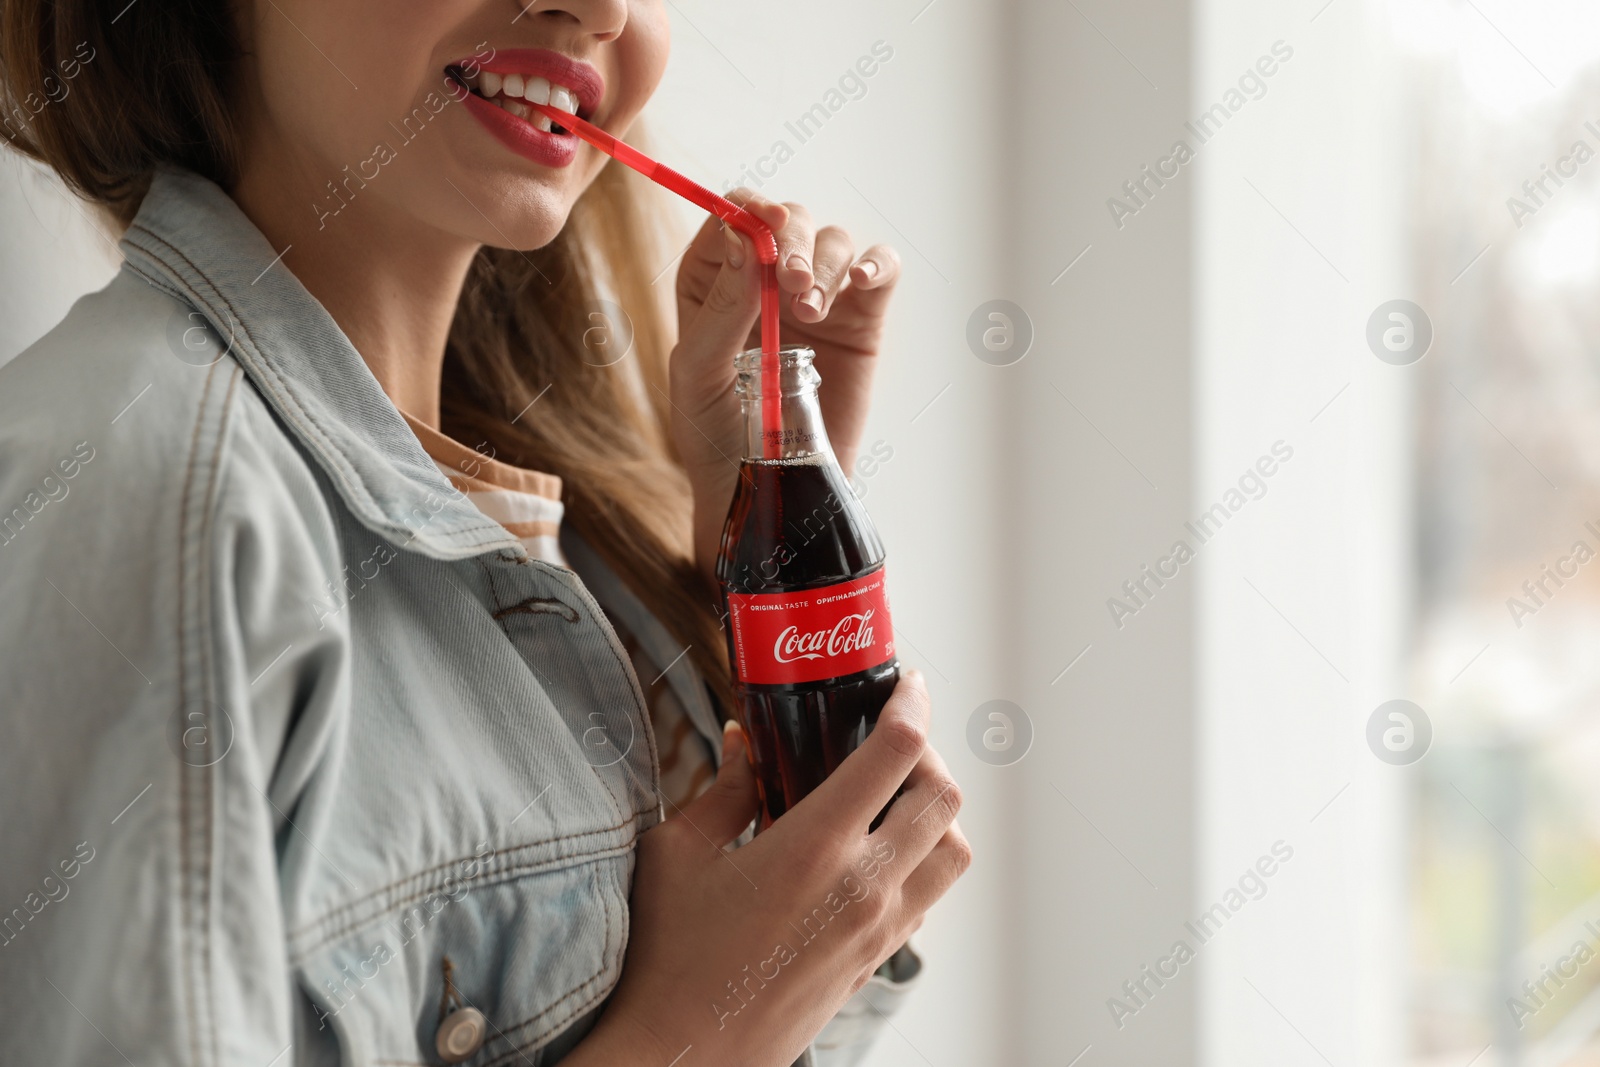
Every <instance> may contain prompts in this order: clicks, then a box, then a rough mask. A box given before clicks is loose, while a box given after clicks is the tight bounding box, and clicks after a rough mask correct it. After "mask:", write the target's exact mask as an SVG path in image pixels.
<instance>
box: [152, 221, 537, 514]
mask: <svg viewBox="0 0 1600 1067" xmlns="http://www.w3.org/2000/svg"><path fill="white" fill-rule="evenodd" d="M136 231H137V232H138V233H139V234H141V235H143V236H146V237H148V238H149V239H150V240H152V241H154V242H157V243H158V244H160V245H161V246H163V247H164V248H165V249H166V250H168V251H169V252H171V253H172V255H173V256H175V257H176V258H178V259H180V260H182V261H183V263H184V265H185V266H187V267H188V268H189V269H190V270H192V271H193V272H194V273H195V275H196V276H197V277H198V278H199V279H200V280H201V281H203V282H205V285H206V288H207V289H208V290H209V291H210V295H212V296H214V297H215V298H216V299H217V301H218V302H220V303H221V304H222V305H223V306H224V307H226V308H227V310H228V314H229V315H230V316H231V317H232V318H233V321H234V323H235V324H236V325H237V326H238V328H239V333H240V335H242V337H243V338H244V340H245V341H247V342H248V343H249V345H250V347H251V348H252V349H253V350H254V351H255V353H256V355H257V359H256V361H255V362H256V364H257V369H258V370H259V371H260V372H261V374H262V375H263V377H266V378H268V379H270V380H269V381H267V382H265V383H257V384H265V385H267V386H268V387H269V389H270V391H271V393H272V395H273V396H274V397H277V398H278V399H280V400H281V401H282V402H283V404H284V406H285V409H286V410H287V411H288V412H289V413H290V417H291V418H293V419H294V420H295V421H296V422H297V423H300V424H301V425H302V426H303V428H305V429H306V430H307V431H309V432H312V436H313V437H315V438H316V439H317V441H318V442H319V443H320V444H322V445H323V446H324V447H325V448H326V449H327V451H328V452H329V453H331V454H332V455H333V457H334V458H335V460H336V462H335V463H334V464H332V466H333V468H334V470H333V474H332V476H333V477H334V478H335V480H337V481H338V482H339V484H341V485H343V486H346V487H348V488H350V489H351V491H352V492H354V493H355V494H356V495H357V496H358V497H360V498H361V499H362V500H364V501H366V502H368V503H370V504H371V505H372V507H373V508H374V509H375V510H376V511H378V513H379V514H380V515H383V518H384V521H385V523H386V524H390V525H393V523H392V520H390V519H389V517H388V515H386V514H384V513H383V509H382V508H380V507H378V504H377V501H376V500H375V499H374V498H373V496H372V494H371V493H370V492H368V491H367V488H366V486H365V485H364V484H358V480H352V479H351V478H347V477H346V476H345V471H344V469H343V467H344V466H348V465H349V461H348V460H347V459H345V457H344V455H343V453H341V452H340V451H339V449H338V448H337V447H335V445H334V443H333V439H332V438H331V437H329V436H328V434H327V431H326V430H324V429H323V428H322V427H321V425H320V424H318V423H317V421H316V420H315V419H313V418H312V417H311V414H310V412H308V411H306V410H305V408H303V407H302V406H301V405H300V402H299V401H298V400H296V399H295V398H294V396H293V394H292V393H290V392H289V391H288V390H286V389H285V388H284V387H283V382H282V378H281V376H280V375H279V374H278V371H277V369H276V368H275V367H273V366H272V365H271V363H270V362H269V361H267V360H266V359H263V358H260V353H261V346H260V345H259V344H257V343H256V340H255V338H254V337H253V336H251V333H250V329H249V327H248V326H246V325H245V323H244V320H243V319H241V318H240V316H239V314H238V311H237V310H236V309H235V308H234V306H233V303H232V302H231V301H230V300H228V298H227V297H226V296H225V295H223V293H222V292H221V291H220V290H218V289H217V287H216V286H215V285H214V284H212V282H211V279H210V278H209V277H207V276H206V273H205V272H204V271H202V270H201V269H200V268H199V266H197V265H196V264H195V263H194V261H192V260H191V259H189V257H188V256H186V255H184V254H183V252H182V251H181V250H180V249H178V248H177V247H175V246H174V245H172V244H171V243H170V242H168V241H167V240H166V239H165V238H163V237H161V236H160V235H159V234H157V233H155V232H153V231H151V230H150V229H148V228H147V227H145V226H143V225H134V226H130V227H129V228H128V232H127V235H126V236H125V237H124V238H123V239H124V240H126V241H128V243H129V244H132V245H133V246H134V247H135V248H138V249H140V250H141V251H143V252H145V253H146V254H147V255H149V256H151V258H153V259H156V260H157V261H161V260H162V257H161V255H160V254H159V251H158V250H157V249H152V248H146V247H144V246H143V245H141V244H140V243H139V242H138V241H135V240H134V239H133V235H134V233H135V232H136ZM141 273H142V272H141ZM197 291H198V290H197ZM183 299H184V302H185V303H190V304H192V303H193V302H192V301H191V300H189V298H188V296H187V295H185V296H184V298H183ZM351 474H352V475H353V474H354V468H353V467H351ZM496 531H499V532H500V533H502V534H504V535H505V536H507V537H509V536H510V534H509V533H508V532H507V531H506V529H505V527H504V526H502V525H501V524H500V523H497V522H492V521H491V522H462V523H460V524H454V525H447V526H445V527H442V528H441V530H440V532H441V533H444V534H453V533H463V534H470V533H478V532H485V533H494V532H496ZM408 532H411V531H408ZM491 545H492V542H491Z"/></svg>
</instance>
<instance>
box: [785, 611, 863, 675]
mask: <svg viewBox="0 0 1600 1067" xmlns="http://www.w3.org/2000/svg"><path fill="white" fill-rule="evenodd" d="M873 611H874V609H872V608H868V609H867V610H866V611H863V612H861V613H860V614H857V615H845V616H843V617H842V618H840V619H839V621H838V622H836V623H834V624H833V627H832V628H831V629H829V628H828V627H823V628H822V629H820V630H813V631H811V632H810V633H801V632H800V628H799V627H798V626H790V627H789V628H788V629H786V630H784V631H783V632H782V633H780V634H779V635H778V640H777V642H776V643H775V644H774V645H773V646H772V656H773V658H774V659H776V660H777V661H778V662H779V663H793V662H795V661H796V660H802V659H823V658H824V657H826V658H829V659H832V658H833V657H835V656H843V655H847V654H849V653H851V652H859V651H861V650H862V649H866V648H871V647H872V615H873Z"/></svg>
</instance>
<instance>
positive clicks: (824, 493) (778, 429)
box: [717, 346, 900, 828]
mask: <svg viewBox="0 0 1600 1067" xmlns="http://www.w3.org/2000/svg"><path fill="white" fill-rule="evenodd" d="M812 355H813V353H812V351H811V349H809V348H801V347H795V346H786V347H784V348H783V349H781V350H780V353H779V367H780V369H779V374H778V380H779V392H780V395H781V397H782V403H781V406H780V408H779V409H778V410H781V417H780V418H779V419H778V421H777V422H776V424H775V425H772V426H768V425H766V422H767V421H768V420H769V419H770V418H771V416H772V414H774V409H773V407H772V405H770V404H763V403H762V399H763V398H762V373H761V359H762V355H761V351H760V349H752V350H751V351H748V352H745V353H742V354H741V355H740V356H739V357H738V360H737V362H736V369H737V372H738V383H737V387H736V388H737V392H738V396H739V400H740V404H741V406H742V408H743V411H744V425H745V440H744V460H743V462H742V463H741V465H740V468H739V485H738V488H737V489H736V490H735V492H734V497H733V505H732V507H731V508H729V510H728V521H727V524H726V525H725V526H724V527H723V531H722V546H721V550H720V552H719V554H718V558H717V577H718V579H719V580H720V581H721V584H722V593H723V600H724V604H723V607H724V611H725V614H726V618H727V632H728V649H729V656H730V659H731V660H732V663H733V675H734V690H735V692H736V694H737V696H738V699H739V703H740V708H739V716H740V718H741V719H742V721H743V725H744V727H745V731H746V733H747V734H748V736H749V739H750V752H751V755H752V756H753V757H754V762H755V766H756V772H757V777H758V780H759V782H760V789H761V799H762V805H763V816H762V819H761V824H760V825H761V827H762V828H765V827H766V826H768V825H770V823H771V822H772V820H774V819H776V818H778V817H779V816H780V815H782V814H783V813H784V812H785V811H787V810H788V809H789V808H790V807H791V806H792V805H794V804H795V803H797V802H798V801H799V800H800V798H801V797H803V796H805V795H806V794H807V793H809V792H810V791H811V790H812V789H814V788H815V787H816V786H817V784H818V783H820V782H821V781H822V779H823V778H825V777H827V776H828V774H829V773H831V772H832V771H833V770H834V768H836V767H838V766H839V764H840V763H842V762H843V761H844V758H845V757H846V756H848V755H849V754H850V752H851V751H852V750H854V749H855V747H856V746H857V745H859V744H860V743H861V742H862V741H863V740H864V739H865V738H866V736H867V734H868V733H869V732H870V731H871V730H872V727H873V724H874V723H876V722H877V721H878V713H879V712H880V711H881V710H882V709H883V705H884V703H885V702H886V701H888V699H889V694H890V692H891V691H892V690H893V689H894V686H895V682H896V681H898V679H899V677H900V663H899V660H897V659H896V658H895V651H894V629H893V627H892V625H891V624H890V621H889V596H888V592H887V589H886V588H885V585H884V567H883V561H884V551H883V542H882V541H880V540H879V538H878V531H877V530H876V529H875V528H874V527H873V525H872V520H871V519H870V518H868V517H867V512H866V509H865V508H864V507H862V505H861V502H860V501H859V500H858V499H856V494H855V491H854V490H852V489H851V488H850V483H849V482H848V481H847V480H846V479H845V476H844V472H843V471H841V470H840V469H839V463H838V461H837V460H836V459H835V458H834V455H833V448H832V446H831V445H830V444H829V443H828V434H827V431H826V429H824V427H823V424H822V414H821V412H820V411H819V409H818V407H817V383H818V381H820V378H819V376H818V374H817V372H816V370H815V368H813V367H812V365H811V360H812Z"/></svg>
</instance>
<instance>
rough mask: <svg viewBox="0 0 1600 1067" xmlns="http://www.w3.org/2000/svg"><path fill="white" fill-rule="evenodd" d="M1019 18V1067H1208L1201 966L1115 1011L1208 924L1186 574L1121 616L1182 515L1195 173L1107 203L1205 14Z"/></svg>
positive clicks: (1183, 80) (1103, 11)
mask: <svg viewBox="0 0 1600 1067" xmlns="http://www.w3.org/2000/svg"><path fill="white" fill-rule="evenodd" d="M1015 10H1016V13H1017V14H1016V18H1017V24H1016V25H1015V26H1014V27H1013V28H1012V31H1011V33H1012V39H1013V41H1014V50H1013V51H1011V52H1010V53H1009V55H1008V60H1009V62H1010V64H1011V75H1010V78H1009V79H1008V84H1007V94H1008V96H1009V98H1010V100H1011V101H1012V104H1011V108H1010V110H1011V111H1012V112H1013V113H1014V115H1015V120H1016V131H1017V135H1018V141H1017V143H1016V144H1015V145H1014V146H1013V147H1011V148H1010V149H1008V150H1007V152H1006V159H1007V162H1008V164H1009V167H1008V170H1009V174H1010V179H1009V181H1008V182H1007V184H1006V185H1005V186H1004V187H1002V188H1003V190H1004V191H1003V194H1002V195H1005V196H1007V197H1008V198H1009V200H1010V202H1011V204H1012V211H1011V213H1010V216H1009V218H1008V220H1007V223H1008V229H1007V232H1008V235H1009V242H1008V246H1007V250H1006V251H1007V274H1006V287H1007V290H1008V293H1007V295H1010V296H1011V298H1012V299H1013V300H1015V301H1016V302H1017V303H1019V304H1021V305H1022V306H1024V307H1025V308H1027V309H1028V311H1029V313H1030V314H1031V316H1032V318H1033V321H1034V325H1035V327H1036V328H1037V330H1038V336H1039V340H1038V341H1037V343H1036V345H1035V351H1034V353H1032V354H1030V355H1029V356H1028V358H1027V359H1026V360H1024V361H1023V362H1022V363H1019V364H1017V366H1016V367H1014V368H1011V371H1012V373H1011V374H1010V375H1009V376H1008V378H1007V380H1006V401H1005V402H1006V406H1007V409H1008V411H1007V416H1006V419H1005V423H1004V424H1005V426H1006V427H1007V430H1008V434H1007V439H1006V440H1007V444H1006V447H1005V450H1004V451H1003V453H1002V457H1001V459H1002V463H1001V466H1000V468H999V471H1000V472H1001V475H1002V476H1003V477H1006V478H1007V479H1008V484H1007V490H1006V491H1007V500H1006V502H1005V505H1004V507H1003V508H1002V511H1001V515H1002V523H1003V526H1004V535H1005V536H1006V537H1007V556H1008V560H1009V572H1008V575H1007V580H1006V590H1007V594H1008V598H1007V601H1006V608H1005V612H1004V614H1003V616H1002V618H1003V619H1004V620H1005V625H1006V627H1007V633H1008V641H1007V645H1008V648H1009V649H1010V654H1009V656H1008V658H1007V660H1006V663H1005V674H1006V677H1007V681H1008V683H1009V685H1010V686H1011V687H1012V688H1013V690H1014V691H1015V692H1016V693H1017V694H1018V696H1017V699H1018V700H1019V702H1021V703H1022V704H1023V705H1024V706H1025V707H1026V708H1027V709H1028V710H1029V712H1030V713H1031V714H1032V716H1033V720H1034V723H1035V726H1036V727H1037V730H1038V736H1037V740H1036V741H1035V748H1034V752H1033V753H1032V754H1030V755H1029V757H1028V758H1027V759H1026V760H1024V761H1023V762H1022V763H1020V764H1018V765H1017V767H1016V768H1014V770H1015V771H1016V772H1018V773H1017V774H1016V776H1015V778H1016V783H1017V792H1018V797H1017V804H1016V809H1015V814H1014V816H1013V818H1012V819H1011V821H1010V823H1009V825H1010V827H1011V832H1012V834H1013V842H1014V849H1015V851H1016V853H1017V855H1018V862H1017V877H1016V880H1015V883H1014V884H1015V890H1014V893H1013V894H1012V895H1011V896H1010V897H1009V898H1008V904H1009V905H1010V907H1011V908H1013V909H1015V914H1014V917H1013V923H1012V929H1011V932H1012V936H1013V937H1014V938H1015V939H1016V942H1017V943H1018V944H1019V945H1021V946H1023V947H1024V948H1025V951H1026V955H1025V956H1024V957H1023V959H1022V960H1021V966H1020V968H1019V970H1018V971H1017V972H1016V975H1015V979H1014V981H1013V982H1012V984H1011V986H1010V991H1011V993H1010V995H1011V997H1013V998H1014V1000H1015V1003H1016V1005H1017V1006H1018V1008H1019V1009H1020V1014H1019V1015H1017V1016H1016V1017H1014V1018H1013V1020H1012V1025H1013V1026H1015V1027H1016V1028H1017V1041H1016V1044H1015V1045H1014V1046H1013V1053H1012V1055H1011V1056H1010V1057H1009V1058H1007V1059H1005V1060H1004V1061H1003V1062H1015V1063H1027V1064H1056V1065H1060V1064H1066V1063H1068V1062H1069V1061H1072V1060H1073V1058H1074V1057H1075V1056H1078V1055H1080V1054H1082V1055H1083V1056H1084V1059H1083V1060H1082V1064H1083V1065H1084V1067H1108V1065H1127V1067H1147V1065H1149V1064H1157V1063H1159V1064H1169V1065H1174V1067H1176V1065H1181V1064H1185V1063H1193V1062H1194V1056H1195V1051H1194V1049H1195V1042H1194V1026H1195V995H1196V980H1195V975H1194V974H1192V973H1185V974H1184V975H1183V976H1182V977H1181V978H1179V979H1178V980H1176V981H1173V982H1170V983H1168V984H1167V985H1166V986H1165V987H1163V988H1161V989H1160V990H1158V991H1156V992H1155V995H1154V996H1153V997H1152V998H1150V1000H1149V1002H1148V1004H1149V1006H1148V1007H1146V1008H1144V1009H1142V1010H1141V1011H1140V1012H1139V1013H1138V1014H1137V1015H1136V1016H1135V1017H1133V1018H1131V1019H1124V1020H1122V1021H1123V1024H1124V1025H1123V1026H1122V1027H1121V1028H1120V1029H1119V1028H1118V1026H1117V1025H1116V1023H1115V1022H1114V1021H1113V1019H1112V1016H1111V1013H1110V1011H1109V1010H1108V1008H1107V1004H1106V1002H1107V1000H1108V999H1110V998H1111V997H1113V996H1119V997H1120V996H1122V989H1121V985H1122V983H1123V982H1124V981H1131V980H1133V979H1135V978H1137V977H1138V975H1139V971H1140V968H1141V966H1142V965H1144V964H1146V963H1150V964H1153V963H1154V962H1155V961H1156V959H1157V957H1158V956H1159V955H1160V954H1161V953H1164V952H1165V951H1166V950H1167V949H1168V947H1169V946H1170V944H1171V942H1172V940H1173V938H1174V936H1175V932H1178V931H1181V929H1182V923H1183V922H1184V920H1185V919H1187V918H1189V917H1190V914H1191V902H1192V900H1193V897H1194V882H1195V875H1194V864H1195V840H1194V812H1193V804H1194V792H1193V788H1194V763H1193V757H1192V751H1191V748H1192V743H1193V737H1194V669H1195V666H1194V612H1195V608H1194V597H1195V592H1196V585H1195V581H1194V575H1193V574H1185V575H1183V576H1182V577H1181V578H1180V579H1178V580H1176V581H1173V582H1169V583H1168V584H1167V586H1166V587H1165V588H1164V589H1161V590H1159V592H1158V593H1157V595H1156V596H1155V597H1154V598H1152V599H1151V600H1150V601H1149V606H1148V607H1146V608H1144V609H1143V610H1141V611H1140V612H1139V613H1138V614H1137V616H1136V617H1134V618H1132V619H1129V620H1125V625H1124V626H1123V627H1121V628H1120V629H1119V628H1118V627H1117V626H1116V625H1115V624H1114V623H1113V621H1112V619H1111V615H1110V613H1109V611H1108V610H1107V607H1106V601H1107V599H1108V598H1110V597H1112V596H1114V595H1120V593H1121V585H1122V583H1123V582H1124V581H1128V580H1132V579H1134V578H1136V577H1138V574H1139V571H1140V569H1141V568H1142V567H1143V566H1144V565H1145V564H1150V563H1154V562H1155V561H1156V559H1157V558H1158V556H1159V555H1161V554H1162V553H1164V552H1165V551H1166V550H1167V548H1168V547H1169V546H1170V544H1171V542H1172V540H1173V537H1174V535H1175V534H1176V533H1177V532H1179V531H1180V530H1181V528H1182V525H1183V523H1184V521H1185V520H1186V519H1188V518H1189V517H1190V514H1189V512H1190V502H1191V499H1192V497H1193V495H1194V494H1193V491H1192V487H1191V482H1192V478H1193V465H1192V463H1191V458H1190V456H1191V442H1192V428H1191V422H1192V410H1193V405H1192V393H1193V382H1192V369H1191V367H1192V358H1193V337H1192V326H1191V315H1190V307H1191V300H1192V292H1193V281H1192V271H1193V264H1192V236H1191V234H1192V227H1193V217H1194V216H1193V203H1194V186H1193V175H1192V174H1184V175H1183V176H1182V177H1180V178H1179V179H1177V180H1174V181H1172V182H1169V183H1168V185H1167V186H1166V187H1165V188H1163V189H1160V190H1159V191H1157V192H1156V194H1155V195H1154V196H1153V197H1152V198H1151V199H1150V200H1149V202H1148V206H1147V207H1145V208H1143V209H1142V210H1141V211H1140V212H1139V213H1138V214H1137V216H1135V217H1133V218H1131V219H1124V220H1123V221H1124V225H1123V226H1122V227H1121V228H1120V229H1119V228H1118V227H1117V226H1116V225H1115V224H1114V223H1113V221H1112V219H1111V216H1110V213H1109V212H1108V210H1107V208H1106V201H1107V199H1108V198H1110V197H1112V196H1114V195H1118V194H1119V193H1120V188H1121V185H1122V183H1123V182H1124V181H1128V180H1130V179H1132V178H1133V177H1134V176H1136V175H1137V174H1138V172H1139V170H1140V168H1141V167H1142V166H1143V165H1144V164H1147V163H1149V164H1153V163H1155V161H1156V160H1157V159H1158V158H1159V157H1160V156H1161V155H1162V154H1164V153H1165V152H1166V151H1167V150H1168V149H1169V148H1170V146H1171V144H1172V141H1173V139H1174V138H1175V136H1176V135H1177V134H1178V132H1180V130H1181V126H1182V123H1183V122H1184V120H1185V119H1186V118H1187V117H1188V115H1187V111H1188V95H1189V88H1188V87H1189V82H1190V48H1191V45H1190V26H1191V22H1190V18H1191V16H1190V12H1189V5H1188V3H1187V2H1186V0H1145V2H1142V3H1139V4H1125V3H1122V4H1119V3H1112V2H1107V0H1075V3H1074V4H1061V3H1057V2H1054V0H1021V2H1019V3H1018V4H1017V5H1016V8H1015ZM1085 247H1088V251H1087V252H1086V253H1085V252H1083V249H1085ZM1080 253H1081V254H1082V258H1081V259H1079V260H1077V262H1076V265H1073V266H1071V269H1070V270H1067V268H1068V266H1069V264H1072V262H1073V260H1074V259H1076V258H1077V257H1078V256H1079V255H1080ZM1064 270H1065V271H1066V273H1064V274H1063V273H1062V272H1063V271H1064ZM1086 646H1087V649H1088V650H1087V651H1086V652H1085V651H1083V650H1084V649H1085V647H1086ZM1080 652H1081V653H1082V658H1081V659H1079V660H1078V661H1077V663H1076V664H1075V665H1073V666H1072V667H1071V669H1070V670H1066V668H1067V666H1068V664H1069V663H1071V662H1072V661H1073V659H1074V658H1075V657H1077V656H1078V655H1079V654H1080ZM1064 670H1065V673H1062V672H1063V671H1064ZM1085 1049H1087V1050H1088V1051H1084V1050H1085Z"/></svg>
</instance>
